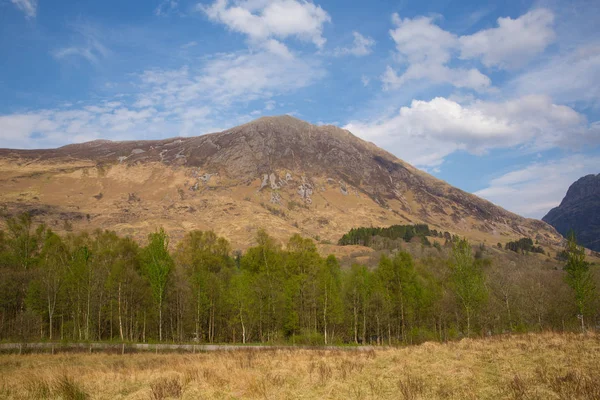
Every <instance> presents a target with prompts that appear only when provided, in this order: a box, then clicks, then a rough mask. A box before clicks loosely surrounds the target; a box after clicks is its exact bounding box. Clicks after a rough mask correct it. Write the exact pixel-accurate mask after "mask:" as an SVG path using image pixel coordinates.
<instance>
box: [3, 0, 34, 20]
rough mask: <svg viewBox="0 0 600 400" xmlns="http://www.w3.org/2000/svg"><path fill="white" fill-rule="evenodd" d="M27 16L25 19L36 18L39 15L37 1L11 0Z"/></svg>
mask: <svg viewBox="0 0 600 400" xmlns="http://www.w3.org/2000/svg"><path fill="white" fill-rule="evenodd" d="M10 1H11V2H12V3H13V4H14V5H15V6H16V7H17V8H18V9H19V10H21V11H22V12H23V13H24V14H25V18H35V16H36V14H37V6H38V3H37V0H10Z"/></svg>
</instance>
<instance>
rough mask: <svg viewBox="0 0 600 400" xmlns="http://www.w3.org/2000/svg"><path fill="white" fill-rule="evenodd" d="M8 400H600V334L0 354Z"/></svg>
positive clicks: (0, 380) (0, 377) (0, 382)
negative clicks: (357, 347) (368, 345)
mask: <svg viewBox="0 0 600 400" xmlns="http://www.w3.org/2000/svg"><path fill="white" fill-rule="evenodd" d="M0 398H6V399H36V398H37V399H44V398H63V399H86V398H90V399H167V398H182V399H199V398H217V399H235V398H252V399H324V398H326V399H376V398H377V399H379V398H383V399H586V400H588V399H589V400H591V399H600V335H597V334H590V335H587V336H580V335H574V334H561V335H559V334H550V333H546V334H538V335H534V334H531V335H521V336H511V337H509V336H506V337H495V338H492V339H486V340H481V339H478V340H462V341H460V342H455V343H449V344H437V343H425V344H423V345H420V346H414V347H407V348H399V349H386V348H381V349H375V350H368V351H351V350H241V351H238V350H236V351H222V352H213V353H201V354H129V355H124V356H123V355H108V354H58V355H49V354H47V355H43V354H37V355H36V354H33V355H2V356H0Z"/></svg>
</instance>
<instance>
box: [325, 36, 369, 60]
mask: <svg viewBox="0 0 600 400" xmlns="http://www.w3.org/2000/svg"><path fill="white" fill-rule="evenodd" d="M352 36H354V41H353V43H352V46H349V47H338V48H336V49H335V51H334V54H335V55H336V56H344V55H352V56H356V57H362V56H366V55H369V54H371V53H372V52H373V47H374V46H375V40H373V39H372V38H370V37H367V36H363V35H361V34H360V33H359V32H356V31H354V32H352Z"/></svg>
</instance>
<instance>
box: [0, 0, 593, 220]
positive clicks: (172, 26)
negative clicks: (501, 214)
mask: <svg viewBox="0 0 600 400" xmlns="http://www.w3.org/2000/svg"><path fill="white" fill-rule="evenodd" d="M597 21H600V2H598V1H592V0H575V1H540V2H530V1H507V2H498V4H495V5H485V4H484V3H482V2H479V1H463V2H460V3H457V2H450V1H447V0H438V1H431V2H418V3H417V2H411V1H406V0H405V1H396V2H390V1H379V0H371V1H354V2H348V1H329V0H328V1H314V2H308V1H303V0H245V1H236V0H216V1H213V0H207V1H201V2H197V1H185V0H167V1H161V0H156V1H149V0H146V1H136V0H133V1H126V2H124V1H111V0H105V1H102V2H99V1H91V0H87V1H85V0H84V1H77V2H74V1H60V0H54V1H47V0H0V54H1V57H0V147H14V148H43V147H56V146H61V145H64V144H67V143H73V142H82V141H88V140H94V139H98V138H104V139H111V140H126V139H156V138H166V137H173V136H196V135H201V134H204V133H209V132H215V131H219V130H223V129H227V128H229V127H232V126H235V125H238V124H240V123H244V122H247V121H249V120H252V119H255V118H258V117H260V116H263V115H278V114H291V115H294V116H297V117H298V118H301V119H305V120H307V121H309V122H312V123H316V124H335V125H338V126H340V127H344V128H346V129H349V130H350V131H352V132H353V133H355V134H356V135H358V136H360V137H362V138H364V139H366V140H369V141H372V142H374V143H376V144H377V145H379V146H381V147H383V148H385V149H386V150H388V151H390V152H392V153H394V154H395V155H396V156H398V157H399V158H401V159H403V160H405V161H407V162H410V163H412V164H413V165H415V166H417V167H419V168H422V169H424V170H426V171H427V172H429V173H431V174H433V175H435V176H436V177H438V178H441V179H444V180H446V181H447V182H449V183H451V184H452V185H455V186H457V187H460V188H462V189H464V190H467V191H470V192H473V193H476V194H477V195H480V196H482V197H485V198H487V199H489V200H491V201H493V202H495V203H497V204H499V205H501V206H503V207H505V208H507V209H509V210H511V211H514V212H517V213H519V214H522V215H525V216H530V217H536V218H541V217H542V216H543V215H544V214H545V213H546V212H547V211H548V210H549V209H550V208H551V207H553V206H556V205H557V204H558V203H559V202H560V200H561V199H562V197H563V196H564V194H565V192H566V190H567V188H568V186H569V184H570V183H572V182H573V181H574V180H576V179H577V178H579V177H580V176H583V175H586V174H589V173H600V27H599V26H598V24H597Z"/></svg>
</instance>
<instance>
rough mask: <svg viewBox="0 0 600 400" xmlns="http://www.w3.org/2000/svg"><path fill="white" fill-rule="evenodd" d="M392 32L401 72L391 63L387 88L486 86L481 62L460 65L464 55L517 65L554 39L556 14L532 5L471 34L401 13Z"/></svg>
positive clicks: (489, 62)
mask: <svg viewBox="0 0 600 400" xmlns="http://www.w3.org/2000/svg"><path fill="white" fill-rule="evenodd" d="M392 21H393V22H394V24H395V25H396V27H395V28H394V29H392V30H390V36H391V37H392V39H393V40H394V43H395V44H396V50H397V55H396V58H397V60H398V62H399V63H400V64H402V65H404V66H405V69H404V71H403V72H402V73H401V74H399V73H398V72H397V71H396V69H395V68H393V67H391V66H388V67H387V69H386V71H385V73H384V74H383V75H382V81H383V84H384V89H397V88H399V87H401V86H403V85H405V84H406V83H407V82H409V81H413V80H427V81H428V82H431V83H434V84H451V85H453V86H455V87H457V88H466V89H472V90H475V91H477V92H483V91H486V90H488V89H489V88H490V86H491V81H490V79H489V77H488V76H486V75H485V74H483V73H481V72H480V71H479V70H478V69H476V68H472V67H471V68H469V67H464V66H460V65H456V64H457V62H458V61H459V60H458V55H459V54H460V59H461V60H463V61H465V60H481V62H482V63H483V64H484V65H485V66H486V67H499V68H504V69H507V68H516V67H520V66H522V65H524V64H525V63H527V62H528V61H530V60H531V59H532V57H534V56H536V55H538V54H539V53H541V52H542V51H544V49H546V47H547V46H548V45H549V44H550V43H551V42H552V41H553V40H554V38H555V33H554V30H553V28H552V24H553V21H554V15H553V14H552V12H550V11H548V10H546V9H537V10H533V11H530V12H528V13H526V14H524V15H522V16H520V17H519V18H517V19H511V18H510V17H507V18H498V27H496V28H491V29H485V30H481V31H479V32H476V33H474V34H472V35H466V36H460V37H459V36H457V35H455V34H453V33H451V32H448V31H445V30H443V29H442V28H440V27H439V26H437V25H436V24H435V23H434V19H433V18H430V17H416V18H413V19H411V18H404V19H402V18H400V17H399V16H398V14H393V16H392Z"/></svg>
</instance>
